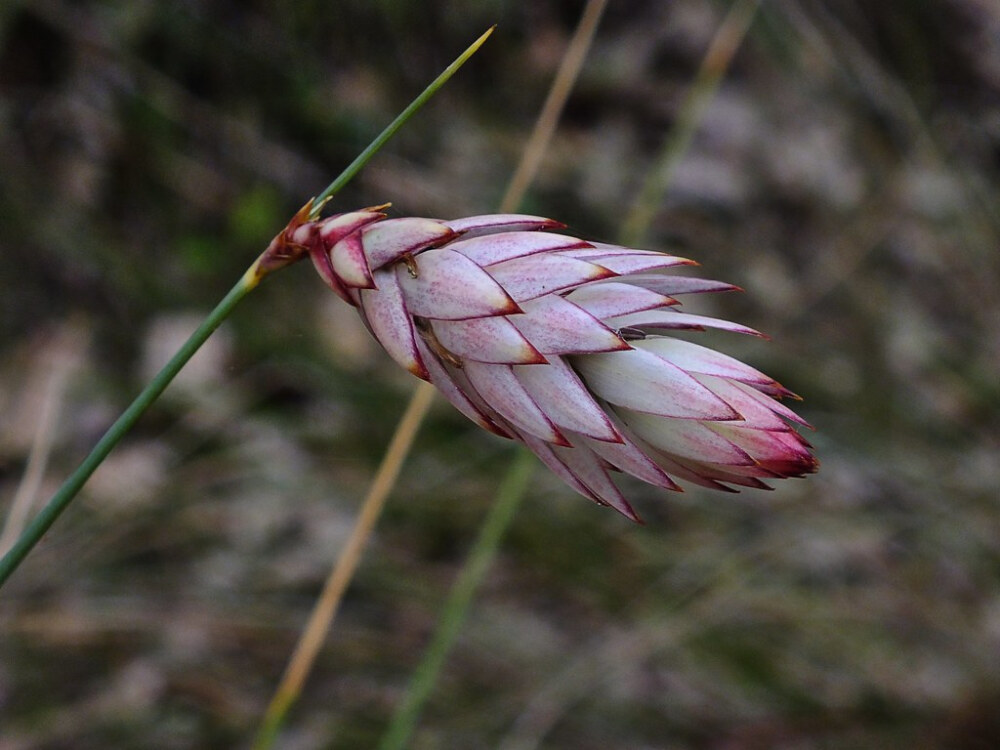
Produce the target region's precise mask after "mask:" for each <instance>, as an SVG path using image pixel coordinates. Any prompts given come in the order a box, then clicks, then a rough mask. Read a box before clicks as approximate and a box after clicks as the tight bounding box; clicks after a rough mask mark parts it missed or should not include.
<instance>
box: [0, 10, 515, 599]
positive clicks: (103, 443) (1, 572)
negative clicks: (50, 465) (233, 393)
mask: <svg viewBox="0 0 1000 750" xmlns="http://www.w3.org/2000/svg"><path fill="white" fill-rule="evenodd" d="M494 28H496V27H491V28H490V29H488V30H487V31H486V33H484V34H483V35H482V36H480V37H479V38H478V39H477V40H476V41H475V42H473V43H472V44H471V45H470V46H469V47H468V49H466V50H465V52H463V53H462V54H461V55H460V56H459V57H458V58H457V59H456V60H455V61H454V62H453V63H452V64H451V65H449V66H448V67H447V68H445V69H444V71H443V72H442V73H441V75H439V76H438V77H437V78H435V79H434V81H433V82H432V83H431V84H430V85H429V86H428V87H427V88H426V89H424V90H423V92H422V93H421V94H420V95H419V96H418V97H417V98H416V99H414V100H413V101H412V102H411V103H410V105H409V106H408V107H407V108H406V109H404V110H403V111H402V113H400V115H399V116H398V117H397V118H396V119H395V120H393V121H392V122H391V123H390V124H389V126H388V127H387V128H386V129H385V130H383V131H382V132H381V133H380V134H379V136H378V137H377V138H376V139H375V140H374V141H372V142H371V144H369V146H368V148H366V149H365V150H364V151H362V152H361V154H360V155H359V156H358V157H357V158H356V159H355V160H354V161H352V162H351V163H350V164H349V165H348V166H347V168H346V169H345V170H344V171H343V172H341V173H340V175H339V176H338V177H337V178H336V179H335V180H334V181H333V182H331V183H330V185H329V186H328V187H327V188H326V190H324V191H323V192H322V193H320V194H319V196H318V197H317V198H316V199H315V200H313V201H311V202H310V203H309V204H307V206H309V209H310V210H309V211H307V212H306V213H308V214H309V215H308V216H306V215H304V214H303V215H302V216H301V217H299V216H297V217H296V218H301V220H303V221H304V220H307V219H311V218H315V217H316V216H318V215H319V212H320V210H321V209H322V208H323V204H324V203H326V201H327V200H329V199H330V197H331V196H333V195H334V194H335V193H336V192H337V191H339V190H340V189H341V188H342V187H344V185H346V184H347V183H348V182H350V180H351V179H353V178H354V176H355V175H356V174H357V173H358V172H359V171H360V170H361V168H362V167H363V166H364V165H365V164H367V163H368V161H369V160H370V159H371V158H372V157H373V156H374V155H375V153H376V152H377V151H378V150H379V149H380V148H382V146H384V145H385V143H386V141H388V140H389V139H390V138H391V137H392V136H393V135H395V133H396V131H397V130H399V129H400V128H401V127H402V126H403V124H404V123H405V122H406V121H407V120H408V119H409V118H410V117H412V116H413V114H414V113H415V112H416V111H417V110H418V109H420V107H422V106H423V105H424V103H425V102H426V101H427V100H428V99H430V98H431V97H432V96H433V95H434V94H435V93H437V91H438V89H440V88H441V87H442V86H443V85H444V84H445V82H447V81H448V79H449V78H451V77H452V76H453V75H454V74H455V72H456V71H457V70H458V69H459V68H460V67H462V65H463V64H464V63H465V61H466V60H468V59H469V58H470V57H471V56H472V55H473V53H475V52H476V50H478V49H479V48H480V47H481V46H482V45H483V43H484V42H485V41H486V40H487V39H488V38H489V36H490V34H492V33H493V29H494ZM293 221H294V219H293ZM281 236H282V235H279V237H278V238H275V239H276V240H278V239H279V238H280V237H281ZM279 244H280V243H279ZM278 249H279V250H280V249H283V248H282V247H280V246H279V247H278ZM274 250H275V243H272V245H271V247H269V248H268V250H266V251H265V252H264V253H263V254H262V255H261V256H260V257H259V258H258V259H257V260H256V261H255V262H254V263H253V265H251V266H250V268H249V269H247V272H246V273H245V274H244V275H243V277H242V278H241V279H240V280H239V282H238V283H237V284H236V286H234V287H233V288H232V290H231V291H230V292H229V294H227V295H226V296H225V298H224V299H223V300H222V302H220V303H219V304H218V306H217V307H216V308H215V309H214V310H213V311H212V312H211V313H210V314H209V316H208V317H207V318H206V319H205V320H204V322H203V323H202V324H201V325H200V326H198V330H196V331H195V332H194V333H193V334H191V338H189V339H188V340H187V341H186V342H185V343H184V345H183V346H182V347H181V348H180V350H179V351H178V352H177V354H175V355H174V356H173V358H172V359H171V360H170V361H169V362H168V363H167V364H166V366H165V367H164V368H163V369H162V370H161V371H160V372H159V373H158V374H157V376H156V377H155V378H153V380H152V381H150V383H149V385H147V386H146V388H145V389H143V391H142V393H140V394H139V396H138V397H137V398H136V399H135V401H133V402H132V404H131V406H129V407H128V409H126V410H125V412H124V413H123V414H122V415H121V416H120V417H119V418H118V420H117V421H116V422H115V423H114V424H113V425H111V427H110V428H109V429H108V431H107V432H106V433H104V437H102V438H101V439H100V441H99V442H98V443H97V445H96V446H94V449H93V450H92V451H91V452H90V455H89V456H87V458H86V459H84V461H83V463H81V464H80V466H79V467H77V469H76V471H74V472H73V473H72V474H71V475H70V477H69V479H67V480H66V481H65V482H64V483H63V485H62V487H60V488H59V490H58V492H56V494H55V495H54V496H53V497H52V499H51V500H49V502H48V504H47V505H46V506H45V507H44V508H42V510H41V512H40V513H39V514H38V515H37V516H36V517H35V518H34V519H33V520H32V521H31V523H29V524H28V526H27V527H26V528H25V529H24V531H23V532H22V533H21V536H20V537H19V538H18V540H17V541H16V542H15V543H14V546H13V547H11V549H10V551H8V552H7V554H5V555H4V556H3V558H2V559H0V586H3V584H4V583H5V582H6V581H7V579H8V578H10V576H11V574H12V573H13V572H14V571H15V570H17V568H18V566H20V564H21V563H22V562H23V561H24V558H25V557H27V555H28V553H29V552H31V550H32V549H33V548H34V546H35V545H36V544H38V542H39V540H40V539H41V538H42V536H44V534H45V532H46V531H48V530H49V528H50V527H51V526H52V524H53V523H55V521H56V519H57V518H59V516H60V514H62V512H63V511H64V510H66V508H67V507H68V506H69V504H70V503H71V502H72V501H73V498H74V497H76V495H77V493H79V492H80V490H81V489H82V488H83V485H84V484H86V482H87V480H88V479H89V478H90V475H91V474H93V473H94V472H95V471H96V470H97V467H98V466H100V465H101V462H102V461H104V459H105V458H107V456H108V454H109V453H110V452H111V450H112V449H113V448H114V447H115V446H116V445H117V444H118V443H119V441H121V439H122V438H123V437H124V436H125V434H126V433H127V432H128V431H129V430H130V429H132V426H133V425H135V423H136V422H137V421H138V420H139V417H141V416H142V414H143V412H145V411H146V409H148V408H149V407H150V406H151V405H152V404H153V402H154V401H156V399H157V398H159V397H160V394H162V393H163V391H164V390H165V389H166V387H167V386H168V385H169V384H170V381H171V380H173V379H174V377H175V376H176V375H177V373H178V372H180V370H181V368H183V367H184V365H185V364H187V361H188V360H189V359H191V357H192V356H193V355H194V353H195V352H196V351H198V349H199V348H200V347H201V345H202V344H204V343H205V341H206V340H207V339H208V337H209V336H211V335H212V333H213V332H214V331H215V329H216V328H218V327H219V325H220V324H221V323H222V321H224V320H225V319H226V318H227V317H228V316H229V314H230V313H231V312H232V310H233V308H234V307H236V304H237V303H238V302H239V301H240V300H241V299H243V297H244V296H246V294H247V293H248V292H250V291H251V290H252V289H253V288H254V287H256V286H257V284H259V283H260V281H261V279H263V278H264V277H265V276H267V275H268V274H270V273H272V272H273V271H275V270H277V269H278V268H281V267H282V266H284V265H288V263H291V262H294V261H296V260H300V259H301V258H302V257H303V256H302V255H294V256H290V257H288V258H278V257H276V256H274Z"/></svg>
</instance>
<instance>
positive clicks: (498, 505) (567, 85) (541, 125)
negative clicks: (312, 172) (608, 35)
mask: <svg viewBox="0 0 1000 750" xmlns="http://www.w3.org/2000/svg"><path fill="white" fill-rule="evenodd" d="M605 6H606V0H588V2H587V5H586V7H585V8H584V9H583V13H582V14H581V16H580V21H579V23H578V24H577V27H576V31H575V32H574V33H573V38H572V39H571V40H570V43H569V46H568V47H567V49H566V53H565V55H564V56H563V60H562V63H561V64H560V66H559V70H558V72H557V73H556V77H555V80H553V82H552V88H551V89H550V90H549V95H548V97H547V98H546V100H545V104H544V105H543V107H542V111H541V113H540V114H539V116H538V120H537V121H536V122H535V127H534V129H533V130H532V133H531V137H530V139H529V141H528V145H527V146H526V147H525V150H524V154H523V155H522V157H521V163H520V164H519V165H518V168H517V170H516V171H515V173H514V176H513V177H512V178H511V181H510V185H509V186H508V188H507V191H506V193H505V195H504V197H503V201H502V202H501V204H500V211H501V212H508V211H515V210H517V206H518V205H519V204H520V203H521V200H522V199H523V198H524V193H525V192H526V191H527V189H528V185H530V184H531V181H532V180H533V179H534V176H535V173H536V172H537V169H538V166H539V165H540V164H541V158H542V155H543V154H544V152H545V150H546V148H547V147H548V144H549V141H550V140H551V139H552V136H553V134H554V133H555V129H556V125H557V124H558V122H559V118H560V116H561V114H562V111H563V108H564V107H565V105H566V101H567V99H568V98H569V94H570V92H571V91H572V90H573V86H574V84H575V83H576V80H577V78H578V77H579V74H580V70H581V68H582V67H583V62H584V60H585V59H586V57H587V52H588V50H589V49H590V45H591V43H592V42H593V39H594V34H595V33H596V31H597V26H598V24H599V23H600V19H601V15H602V14H603V12H604V8H605ZM535 465H536V463H535V458H534V456H532V454H531V453H529V452H528V450H527V449H526V448H523V447H522V448H520V450H519V451H518V455H517V456H516V457H515V458H514V460H513V461H512V463H511V466H510V468H509V469H508V472H507V475H506V477H505V479H504V481H503V483H502V485H501V487H500V489H499V490H498V492H497V497H496V498H495V499H494V501H493V505H492V507H491V510H490V512H489V514H488V515H487V517H486V519H485V520H484V521H483V525H482V526H481V527H480V532H479V537H478V539H477V541H476V544H475V546H474V547H473V548H472V550H471V551H470V552H469V556H468V558H467V559H466V561H465V565H464V566H463V567H462V571H461V573H460V574H459V577H458V580H457V581H456V582H455V584H454V586H453V587H452V591H451V594H450V596H449V598H448V602H447V603H446V604H445V609H444V612H443V613H442V615H441V619H440V621H439V624H438V627H437V630H436V631H435V633H434V635H433V637H432V640H431V643H430V645H429V646H428V647H427V649H426V650H425V651H424V655H423V657H422V659H421V662H420V664H419V665H418V666H417V668H416V670H415V671H414V673H413V677H412V679H411V680H410V684H409V686H408V688H407V691H406V694H405V695H404V696H403V699H402V701H401V702H400V703H399V705H398V706H397V707H396V710H395V712H394V713H393V716H392V719H391V720H390V722H389V726H388V727H387V729H386V732H385V734H384V735H383V736H382V741H381V743H380V744H379V748H380V750H396V749H398V748H402V747H404V746H406V744H407V742H408V741H409V739H410V737H411V735H412V734H413V732H414V729H415V728H416V725H417V721H418V720H419V718H420V713H421V711H422V710H423V707H424V704H425V703H426V702H427V699H428V697H430V694H431V692H432V690H433V689H434V685H435V684H436V683H437V680H438V676H439V675H440V674H441V669H442V667H443V666H444V663H445V659H446V658H447V656H448V653H449V652H450V651H451V647H452V645H453V644H454V642H455V639H456V638H457V636H458V633H459V631H460V630H461V628H462V625H463V624H464V623H465V621H466V619H467V618H468V613H469V608H470V606H471V603H472V597H473V595H474V594H475V592H476V590H477V589H478V588H479V586H480V584H481V583H482V581H483V578H484V577H485V575H486V571H487V570H488V569H489V567H490V565H491V564H492V562H493V558H494V557H495V556H496V553H497V550H498V549H499V546H500V540H501V538H502V537H503V535H504V534H505V533H506V531H507V528H508V526H510V524H511V523H512V522H513V518H514V512H515V511H516V509H517V507H518V506H519V505H520V502H521V499H522V498H523V497H524V493H525V491H526V490H527V485H528V478H529V476H530V474H531V471H532V469H533V468H534V466H535Z"/></svg>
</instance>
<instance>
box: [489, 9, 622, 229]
mask: <svg viewBox="0 0 1000 750" xmlns="http://www.w3.org/2000/svg"><path fill="white" fill-rule="evenodd" d="M605 5H607V2H606V0H590V2H588V3H587V6H586V7H585V8H584V9H583V15H581V16H580V23H579V24H578V25H577V27H576V32H575V33H574V34H573V38H572V40H571V41H570V43H569V46H568V47H567V48H566V53H565V54H564V55H563V59H562V62H561V63H560V64H559V70H558V71H557V72H556V77H555V79H554V80H553V81H552V88H550V89H549V95H548V96H547V97H546V99H545V104H543V105H542V111H541V112H540V113H539V115H538V119H537V120H536V121H535V127H534V129H533V130H532V131H531V137H530V138H529V139H528V143H527V145H526V146H525V147H524V152H523V153H522V155H521V162H520V163H519V164H518V165H517V169H515V170H514V175H513V176H512V177H511V178H510V184H509V185H508V186H507V192H506V193H504V196H503V199H501V201H500V208H499V210H500V213H509V212H511V211H514V210H516V209H517V207H518V206H519V205H520V204H521V201H522V200H523V199H524V194H525V192H527V190H528V186H529V185H530V184H531V183H532V182H533V181H534V179H535V175H536V174H538V167H539V166H541V163H542V157H543V156H544V155H545V151H546V150H547V149H548V147H549V141H551V140H552V134H553V133H555V131H556V124H557V123H558V122H559V118H560V117H561V116H562V111H563V108H564V107H565V106H566V100H567V99H568V98H569V93H570V91H572V90H573V86H574V85H575V84H576V79H577V77H578V76H579V74H580V68H582V67H583V61H584V59H586V57H587V51H588V50H589V49H590V45H591V43H592V42H593V40H594V33H595V32H596V31H597V24H598V23H599V22H600V20H601V14H602V13H604V6H605Z"/></svg>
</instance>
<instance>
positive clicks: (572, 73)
mask: <svg viewBox="0 0 1000 750" xmlns="http://www.w3.org/2000/svg"><path fill="white" fill-rule="evenodd" d="M606 5H607V0H589V2H588V3H587V5H586V7H585V8H584V11H583V14H582V15H581V18H580V23H579V24H578V26H577V29H576V31H575V33H574V35H573V38H572V39H571V40H570V43H569V46H568V47H567V48H566V53H565V55H564V56H563V59H562V62H561V63H560V66H559V70H558V71H557V72H556V77H555V79H554V80H553V82H552V87H551V89H550V90H549V94H548V96H547V97H546V100H545V103H544V105H543V106H542V110H541V112H540V113H539V116H538V119H537V120H536V122H535V126H534V128H533V130H532V133H531V136H530V137H529V139H528V143H527V144H526V145H525V148H524V152H523V153H522V156H521V160H520V162H519V164H518V166H517V168H516V169H515V171H514V174H513V176H512V177H511V180H510V183H509V184H508V187H507V190H506V192H505V193H504V196H503V198H502V199H501V201H500V205H499V211H500V212H511V211H514V210H516V209H517V206H518V205H519V204H520V203H521V201H522V200H523V198H524V194H525V192H526V191H527V189H528V186H529V185H530V184H531V182H532V181H533V180H534V178H535V175H536V174H537V172H538V168H539V166H540V165H541V161H542V158H543V156H544V154H545V151H546V149H547V148H548V144H549V142H550V141H551V139H552V135H553V133H554V132H555V129H556V125H557V123H558V122H559V118H560V116H561V115H562V111H563V109H564V107H565V105H566V100H567V99H568V98H569V94H570V91H572V89H573V86H574V84H575V83H576V79H577V77H578V76H579V73H580V69H581V68H582V66H583V61H584V59H585V58H586V56H587V51H588V50H589V49H590V45H591V43H592V41H593V38H594V33H595V31H596V29H597V25H598V22H599V21H600V18H601V15H602V13H603V11H604V8H605V6H606ZM433 395H434V387H433V386H431V385H429V384H428V383H421V384H420V385H419V386H417V388H416V389H415V391H414V393H413V397H412V399H411V401H410V404H409V406H408V407H407V410H406V413H405V414H404V415H403V418H402V419H401V420H400V422H399V425H398V426H397V427H396V432H395V434H394V435H393V438H392V440H391V442H390V444H389V449H388V450H387V451H386V455H385V457H384V458H383V459H382V463H381V465H380V466H379V469H378V471H377V473H376V475H375V479H374V480H373V482H372V486H371V489H370V490H369V492H368V495H367V497H366V498H365V501H364V503H363V504H362V507H361V510H360V512H359V516H358V520H357V522H356V523H355V526H354V528H353V529H352V531H351V536H350V539H349V540H348V542H347V545H346V546H345V548H344V550H343V551H342V552H341V554H340V556H339V557H338V558H337V560H336V562H335V563H334V566H333V568H332V569H331V571H330V574H329V577H328V578H327V581H326V583H325V585H324V587H323V591H322V593H321V594H320V597H319V599H318V600H317V602H316V605H315V607H314V609H313V611H312V613H311V615H310V617H309V621H308V623H307V624H306V627H305V629H304V630H303V633H302V635H301V637H300V638H299V642H298V644H297V645H296V647H295V651H294V652H293V653H292V656H291V659H290V660H289V663H288V666H287V667H286V669H285V672H284V674H283V675H282V678H281V681H280V683H279V684H278V687H277V688H276V689H275V692H274V695H273V697H272V698H271V702H270V703H269V705H268V707H267V710H266V712H265V714H264V720H263V722H262V725H261V729H260V731H259V733H258V735H257V737H256V739H255V741H254V748H255V750H264V749H265V748H269V747H271V746H272V744H273V742H274V739H275V737H276V735H277V732H278V730H279V729H280V727H281V724H282V722H283V720H284V717H285V715H286V714H287V712H288V710H289V708H290V707H291V706H292V704H294V702H295V701H296V700H297V699H298V696H299V694H300V693H301V692H302V687H303V685H304V684H305V681H306V679H307V677H308V676H309V673H310V672H311V671H312V667H313V664H314V662H315V660H316V657H317V655H318V654H319V650H320V648H321V647H322V644H323V641H324V640H325V639H326V637H327V635H328V633H329V631H330V628H331V626H332V624H333V620H334V618H335V617H336V614H337V609H338V607H339V605H340V600H341V599H342V597H343V595H344V592H345V590H346V589H347V585H348V584H349V583H350V580H351V578H352V577H353V575H354V572H355V570H356V569H357V564H358V561H359V559H360V555H361V552H362V551H363V549H364V546H365V544H366V543H367V541H368V538H369V537H370V536H371V533H372V531H373V530H374V528H375V523H376V521H377V520H378V516H379V515H380V513H381V511H382V508H383V506H384V505H385V501H386V499H387V498H388V496H389V494H390V493H391V492H392V489H393V487H394V485H395V481H396V478H397V477H398V476H399V470H400V467H401V465H402V463H403V461H405V460H406V456H407V454H408V453H409V449H410V446H411V445H412V443H413V438H414V436H415V434H416V431H417V429H419V427H420V423H421V422H422V421H423V417H424V415H425V414H426V412H427V409H428V407H429V405H430V403H431V399H432V397H433Z"/></svg>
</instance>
